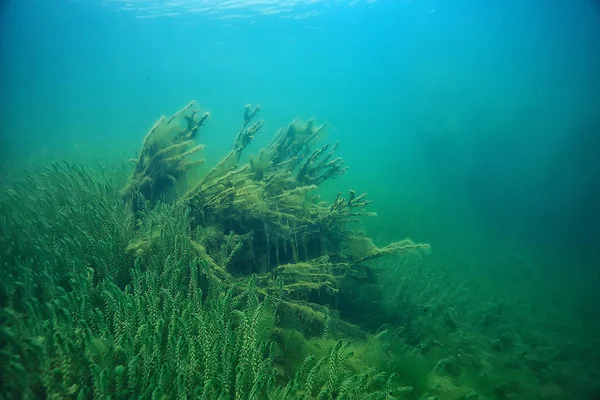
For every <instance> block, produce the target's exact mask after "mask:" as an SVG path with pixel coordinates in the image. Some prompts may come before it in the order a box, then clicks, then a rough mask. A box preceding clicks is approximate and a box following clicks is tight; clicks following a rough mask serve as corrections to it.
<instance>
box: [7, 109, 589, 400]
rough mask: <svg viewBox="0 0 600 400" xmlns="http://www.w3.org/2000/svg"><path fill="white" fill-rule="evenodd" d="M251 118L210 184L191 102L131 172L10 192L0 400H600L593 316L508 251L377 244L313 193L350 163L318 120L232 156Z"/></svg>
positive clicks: (157, 134)
mask: <svg viewBox="0 0 600 400" xmlns="http://www.w3.org/2000/svg"><path fill="white" fill-rule="evenodd" d="M259 110H260V108H259V107H254V108H253V107H250V106H247V107H246V109H245V112H244V118H243V124H242V128H241V129H240V131H239V132H238V134H237V136H236V140H235V142H234V147H233V149H232V150H231V152H230V153H229V154H227V155H226V156H225V157H224V158H223V159H222V160H221V161H220V162H219V163H218V164H217V165H216V166H214V167H213V168H212V169H210V170H208V171H207V172H204V173H200V172H198V171H197V170H196V168H198V167H199V166H201V165H202V162H203V161H202V160H201V159H198V158H196V157H197V155H198V153H199V152H201V151H202V149H203V146H202V145H198V144H196V143H195V139H196V138H197V136H198V134H199V129H200V128H201V127H202V126H203V125H204V123H205V121H206V118H207V117H208V113H206V112H205V113H200V111H199V110H198V109H197V108H196V105H195V102H192V103H190V104H189V105H188V106H186V107H185V108H184V109H183V110H181V111H180V112H178V113H176V114H175V115H174V116H172V117H170V118H166V117H163V118H161V119H160V120H159V121H158V122H157V123H156V124H155V125H154V126H153V127H152V128H151V130H150V131H149V132H148V134H147V135H146V137H145V139H144V142H143V145H142V150H141V151H140V154H139V156H138V157H137V158H136V159H134V160H132V161H133V164H134V166H133V171H130V168H129V167H127V166H126V165H124V164H117V163H114V164H103V165H100V164H98V165H94V166H89V165H88V166H85V167H84V166H81V165H75V164H71V163H66V162H63V163H57V164H51V165H50V166H48V167H46V168H44V169H41V170H36V171H34V172H31V173H28V174H26V175H25V177H24V178H22V179H19V180H14V181H12V182H2V190H1V191H0V265H1V269H0V308H1V311H0V396H1V398H8V399H20V398H31V399H33V398H55V399H64V398H85V399H87V398H98V399H104V398H157V399H163V398H164V399H171V398H205V399H236V400H238V399H410V400H417V399H418V400H424V399H428V400H432V399H439V400H461V399H462V400H467V399H469V400H474V399H547V400H549V399H557V400H558V399H580V398H593V396H594V393H597V391H598V387H597V384H595V383H594V382H595V381H597V379H596V378H597V377H598V373H599V371H598V369H597V367H595V366H594V364H595V362H594V361H595V360H597V357H596V356H597V355H598V348H600V343H598V339H597V337H600V336H594V335H593V332H597V331H598V329H597V328H598V326H597V323H590V322H589V321H590V315H593V312H594V311H593V310H595V309H594V308H593V307H590V308H585V309H584V310H576V311H577V312H574V311H573V310H574V305H573V304H564V303H560V301H557V300H556V299H554V300H551V299H549V297H548V296H541V294H540V291H539V290H538V289H539V286H541V285H542V280H541V277H540V274H538V273H531V271H528V272H527V274H526V275H527V277H526V279H525V277H524V276H522V275H519V272H518V271H522V269H523V262H522V260H515V259H514V257H513V259H509V260H505V261H509V262H508V263H507V262H505V263H503V264H502V267H501V268H499V267H498V266H497V265H491V264H490V265H488V264H486V263H484V262H482V261H481V260H482V259H483V258H478V259H474V258H451V257H449V254H448V253H447V252H441V253H436V252H435V251H434V252H433V254H430V246H429V245H427V244H418V243H413V242H412V241H410V240H408V239H405V240H401V241H397V242H393V243H391V244H388V245H386V246H384V247H377V246H376V245H375V244H374V243H373V242H372V241H371V239H370V238H369V237H368V236H367V235H366V233H365V232H364V231H362V230H360V229H359V228H360V225H356V223H357V221H359V220H360V219H362V218H365V217H371V216H374V213H371V212H368V211H367V210H366V208H367V206H368V205H369V203H370V201H368V200H366V197H365V195H364V194H357V193H356V192H355V191H353V190H350V191H348V194H347V196H344V195H342V194H341V193H340V194H338V195H337V197H335V199H333V201H331V202H327V201H324V200H322V199H321V197H320V196H319V194H318V193H319V192H318V191H317V189H318V186H319V185H320V184H321V183H323V182H324V181H326V180H329V179H332V178H334V177H336V176H338V175H341V174H343V173H345V172H346V169H347V168H346V167H345V166H344V164H343V160H342V159H341V158H339V157H336V156H335V155H334V151H335V148H336V147H337V146H336V145H333V146H329V145H328V144H322V145H319V144H318V141H319V137H320V134H321V132H322V130H323V129H324V125H321V126H317V125H315V123H314V122H313V121H308V122H306V123H301V122H298V121H294V122H292V123H291V124H290V125H289V126H288V127H287V128H284V129H281V130H280V131H278V132H277V134H276V135H275V137H274V139H273V140H272V141H271V142H270V143H269V144H268V145H267V146H266V147H265V148H264V149H262V151H260V153H259V155H258V156H255V157H250V158H249V161H248V163H247V164H243V163H241V154H242V152H243V151H244V149H245V148H246V146H247V145H248V144H249V143H250V142H251V140H252V139H253V138H254V136H255V135H256V134H257V133H258V132H259V130H260V129H261V127H262V126H263V123H262V121H260V120H258V121H257V120H256V117H257V113H258V112H259ZM191 171H194V173H190V172H191ZM357 227H358V228H357ZM471 256H472V255H469V257H471ZM526 267H527V268H528V269H531V265H526ZM511 271H512V272H511ZM515 271H517V273H516V274H515V273H513V272H515ZM507 272H509V273H507ZM534 272H535V271H534ZM515 276H520V278H519V279H515ZM540 299H541V300H540ZM575 314H577V315H579V316H580V317H579V318H580V319H579V321H585V322H586V325H585V326H583V325H581V324H579V325H578V324H576V323H574V322H573V321H578V320H577V319H576V318H575ZM584 318H587V319H584ZM580 328H581V329H580ZM574 342H576V343H574Z"/></svg>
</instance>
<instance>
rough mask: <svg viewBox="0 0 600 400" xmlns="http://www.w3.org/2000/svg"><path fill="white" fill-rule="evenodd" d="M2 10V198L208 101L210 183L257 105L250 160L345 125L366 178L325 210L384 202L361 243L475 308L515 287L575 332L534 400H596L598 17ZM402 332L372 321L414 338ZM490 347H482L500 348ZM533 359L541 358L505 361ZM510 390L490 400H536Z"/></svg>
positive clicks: (420, 7) (210, 5) (148, 8)
mask: <svg viewBox="0 0 600 400" xmlns="http://www.w3.org/2000/svg"><path fill="white" fill-rule="evenodd" d="M0 7H1V8H0V12H1V13H2V14H1V26H0V32H1V36H0V46H1V54H2V56H1V60H0V63H1V64H0V68H1V76H0V87H1V88H2V89H1V90H0V102H1V114H0V135H1V136H0V140H1V142H0V146H1V149H0V157H1V165H0V176H1V177H2V179H3V180H6V181H8V180H9V179H18V178H21V177H23V176H24V175H25V176H26V174H29V173H31V171H33V170H34V169H35V168H38V167H39V168H42V167H45V166H47V165H49V164H51V163H52V162H57V161H62V160H68V161H72V162H75V163H83V164H85V165H87V164H89V163H95V162H97V161H99V160H100V161H102V162H111V163H112V162H120V160H126V159H128V158H131V157H136V151H137V152H139V151H140V148H141V143H142V140H143V138H144V135H145V134H146V133H147V132H148V130H149V129H150V128H151V127H152V125H153V123H154V122H155V121H156V120H157V119H158V118H160V116H161V115H167V116H170V115H172V114H174V113H175V112H177V111H178V110H180V109H181V108H182V107H184V106H185V105H186V104H188V103H189V102H190V101H192V100H194V99H195V100H197V102H198V105H199V106H200V107H201V109H202V110H203V112H204V111H208V112H209V113H210V119H209V120H208V121H207V123H206V125H205V126H203V127H202V129H201V133H200V134H199V137H198V140H197V142H198V143H202V144H204V145H205V149H204V152H203V158H205V159H206V166H207V167H212V166H214V165H215V164H216V163H217V162H219V160H221V159H222V158H223V157H224V156H225V155H226V154H227V152H228V151H229V150H230V148H231V143H232V141H233V139H234V138H235V135H236V133H237V132H238V130H239V129H240V126H241V123H242V116H243V112H244V106H245V105H246V104H248V103H250V104H253V105H254V104H260V105H261V111H260V118H261V119H264V126H263V127H262V128H261V131H260V132H259V134H257V135H256V138H255V139H254V140H253V142H252V143H251V145H250V146H249V148H248V151H247V153H248V154H256V153H258V152H259V150H260V149H261V148H262V147H264V146H266V145H267V144H268V143H269V142H270V141H271V139H272V137H273V135H274V134H275V132H276V131H277V129H278V128H280V127H285V126H287V125H288V124H289V123H290V121H292V120H293V119H294V118H297V117H298V118H300V119H302V120H307V119H309V118H313V117H314V118H315V119H316V121H317V122H318V123H327V124H328V127H327V133H326V138H325V139H326V141H327V142H336V141H339V142H340V146H339V149H338V151H337V153H338V155H340V156H341V157H343V159H344V160H345V164H346V165H348V166H349V167H350V168H349V170H348V172H347V173H346V174H344V175H342V176H339V177H336V178H335V179H333V180H328V181H327V182H325V183H324V184H323V185H322V187H321V193H322V194H323V198H326V199H328V200H330V201H333V199H335V195H336V193H337V192H343V193H346V192H347V190H348V189H354V190H356V191H357V192H359V193H363V192H367V193H368V195H369V199H370V200H372V201H373V205H371V206H370V209H369V210H370V211H374V212H377V214H378V217H376V218H371V219H366V220H365V221H364V222H363V223H362V229H364V230H365V231H366V234H367V235H369V236H370V237H371V238H372V239H373V241H374V243H375V244H376V245H378V246H381V247H383V246H385V245H386V244H388V243H390V242H394V241H399V240H402V239H404V238H406V237H409V238H411V239H412V240H414V241H415V242H422V243H428V244H430V245H431V248H432V256H431V257H433V259H434V260H436V261H435V262H437V263H442V264H444V265H447V266H451V267H452V268H455V269H456V271H457V272H456V273H457V274H458V273H465V272H464V271H467V270H468V271H471V272H472V271H475V272H473V274H474V275H473V276H474V277H475V278H473V280H467V281H468V282H479V283H473V284H472V285H471V283H469V285H467V288H466V290H467V291H470V293H471V294H472V295H473V297H472V298H473V299H476V298H477V295H476V294H477V293H478V290H480V291H481V292H485V291H487V289H485V287H487V286H485V285H489V286H490V287H493V286H494V285H495V284H496V283H497V284H499V282H513V283H515V282H516V283H518V285H517V286H518V288H517V289H515V290H517V291H519V293H526V296H525V297H528V298H529V299H528V301H530V302H531V303H527V306H525V305H523V307H521V310H523V309H527V310H531V309H535V310H537V311H535V313H538V314H539V315H540V316H541V315H544V316H545V317H543V318H542V317H540V319H543V320H544V321H552V320H556V319H559V320H561V324H558V325H559V326H547V325H545V324H546V322H540V323H539V324H538V325H537V327H536V329H537V330H536V334H535V335H533V336H537V337H540V336H545V335H546V334H545V333H542V332H549V333H548V337H552V340H551V343H550V344H548V343H546V344H544V345H539V347H544V346H546V347H548V348H550V347H552V348H553V349H557V348H560V351H559V350H556V351H555V350H552V351H549V352H548V353H551V355H548V353H544V356H539V359H537V358H536V360H538V361H539V363H541V364H545V367H543V368H542V367H539V370H536V369H535V368H534V367H531V368H530V370H528V371H527V374H530V375H527V374H525V373H523V371H521V370H519V371H520V372H521V373H523V374H525V375H526V376H527V378H526V380H528V381H529V382H532V381H534V380H535V381H536V382H539V383H540V384H539V385H540V387H544V388H546V389H544V390H546V392H551V394H548V395H547V397H544V396H546V395H543V394H540V393H546V392H544V391H543V390H542V389H539V390H534V392H535V393H536V396H538V397H535V398H565V399H567V398H590V399H592V398H597V397H593V396H594V395H595V396H599V394H598V393H600V392H598V390H600V389H598V387H597V383H594V382H597V381H598V379H599V378H598V376H599V375H598V374H599V373H600V372H599V369H598V365H597V364H596V365H594V364H595V363H597V360H598V359H599V358H596V359H595V360H596V361H593V357H591V355H599V354H600V349H598V347H597V345H598V341H597V337H599V335H598V332H599V330H598V328H599V326H598V315H599V314H598V313H599V310H598V301H597V300H598V299H597V295H596V294H595V293H596V290H597V288H598V286H597V284H598V283H599V275H600V274H599V272H598V271H599V269H598V266H599V265H600V260H599V257H598V239H599V238H600V211H599V208H598V204H600V161H599V158H598V151H600V74H599V73H598V71H600V4H599V3H598V2H597V1H592V0H589V1H579V2H573V1H566V0H550V1H542V0H524V1H523V0H521V1H515V0H507V1H499V0H490V1H475V0H455V1H441V0H398V1H389V0H388V1H383V0H378V1H375V0H372V1H371V0H368V1H363V0H353V1H325V0H312V1H275V0H273V1H270V0H269V1H267V0H265V1H241V0H240V1H234V0H231V1H209V0H206V1H203V0H179V1H141V0H129V1H125V0H123V1H120V0H104V1H102V0H88V1H83V0H55V1H52V2H50V1H41V0H20V1H17V0H7V1H4V2H3V3H2V5H1V6H0ZM245 157H247V154H246V155H245ZM244 160H246V158H244ZM24 171H27V172H24ZM4 233H5V235H7V233H6V232H4ZM7 237H8V236H7ZM5 262H7V263H8V261H5ZM471 272H469V273H471ZM478 274H479V275H478ZM434 275H435V273H434ZM396 277H397V276H396ZM476 277H479V278H476ZM422 279H428V278H424V277H422ZM478 279H479V280H478ZM481 282H484V283H481ZM480 284H481V285H483V287H484V288H483V289H482V288H481V287H479V286H478V285H480ZM423 285H424V286H427V285H426V284H425V283H423ZM440 285H441V286H440V287H443V286H444V285H443V283H441V284H440ZM385 290H387V292H386V293H388V294H389V296H388V297H387V298H388V300H389V299H392V300H389V301H390V302H392V303H393V302H394V301H396V300H394V299H395V297H394V295H392V294H393V293H394V291H393V289H390V288H388V289H385ZM385 290H384V291H385ZM426 292H427V291H425V290H424V292H423V293H426ZM427 293H429V292H427ZM506 296H507V298H510V297H511V296H512V295H511V294H506ZM384 297H385V296H384ZM428 301H429V300H427V299H424V300H423V302H424V303H427V302H428ZM473 301H474V302H475V301H479V300H473ZM486 301H487V300H486ZM531 304H535V306H533V305H531ZM3 305H4V304H3ZM557 305H560V307H559V306H557ZM530 306H531V307H533V308H528V307H530ZM448 307H450V306H448ZM536 307H537V308H536ZM561 307H567V308H564V309H563V308H561ZM568 307H570V308H568ZM341 308H342V310H341V311H342V314H343V312H344V310H343V307H341ZM559 308H560V309H559ZM515 309H519V307H518V305H517V306H516V307H515ZM346 312H349V311H348V310H346ZM507 312H508V311H507ZM511 312H512V311H511ZM515 312H516V311H515ZM528 312H529V311H528ZM554 313H558V315H559V317H556V315H555V314H554ZM350 314H351V312H350ZM342 316H343V315H342ZM387 317H388V319H385V318H384V317H381V316H380V318H379V317H378V318H379V319H377V318H375V320H377V321H379V322H381V323H382V324H383V323H385V324H389V323H399V322H398V321H399V320H398V319H397V318H396V317H394V318H396V319H394V318H391V317H390V316H389V315H387ZM546 318H547V319H546ZM349 319H350V320H351V319H352V318H349ZM392 321H394V322H392ZM354 322H356V321H354ZM466 323H467V322H465V324H466ZM373 324H374V322H373ZM507 325H509V326H510V327H511V330H512V331H515V332H516V331H518V330H519V329H525V328H523V327H522V326H521V328H517V327H516V326H517V325H518V324H517V323H514V324H513V323H512V322H510V323H508V322H507ZM363 328H364V329H365V330H369V329H374V327H373V326H371V325H369V324H365V326H364V327H363ZM473 329H475V328H473ZM527 329H530V328H527ZM485 334H486V335H488V336H486V339H485V340H484V341H486V343H489V342H490V341H493V340H496V339H498V338H497V337H496V336H497V335H499V333H498V332H496V331H492V332H486V333H485ZM515 335H516V333H515ZM482 340H483V339H482ZM567 344H568V345H567ZM446 346H450V345H449V344H446ZM523 346H524V345H523ZM527 346H531V343H529V344H527ZM569 346H571V347H569ZM517 347H518V346H517ZM519 351H521V352H523V354H525V353H527V354H529V353H531V352H532V351H533V350H531V348H528V350H524V349H523V347H518V348H514V349H511V350H506V352H513V353H514V354H517V353H518V352H519ZM584 355H587V356H585V357H584ZM438 356H439V357H438ZM435 357H437V358H439V359H443V357H444V354H437V353H436V355H435V356H433V355H431V358H432V359H433V358H435ZM588 357H589V358H588ZM516 359H517V361H515V362H516V363H519V362H522V360H520V359H519V358H518V357H517V358H516ZM549 366H551V367H549ZM500 368H508V367H497V368H496V369H500ZM528 368H529V367H528ZM569 369H571V371H573V370H577V373H576V374H575V375H577V379H575V378H572V377H571V376H569V373H568V372H567V370H569ZM436 370H437V369H436ZM506 370H508V369H506ZM550 370H552V372H549V371H550ZM557 371H560V372H557ZM392 372H393V371H392ZM451 372H452V371H450V372H448V374H451ZM469 374H471V375H476V374H475V373H473V372H472V371H470V370H469ZM567 376H568V377H567ZM578 379H580V380H578ZM508 381H510V379H509V378H506V382H508ZM575 381H576V383H573V382H575ZM461 384H464V382H462V383H461ZM473 385H475V384H473ZM473 385H471V386H473ZM594 385H595V386H594ZM457 386H460V385H458V384H457ZM475 386H476V385H475ZM507 386H510V385H509V384H508V383H507ZM575 387H577V388H578V390H581V392H576V390H575V389H574V388H575ZM548 388H550V389H548ZM431 390H433V389H431V388H430V391H431ZM511 390H512V389H510V388H509V389H506V390H503V391H493V390H492V391H491V393H495V395H488V397H489V396H496V397H497V398H515V397H516V396H521V397H519V398H534V397H530V396H532V395H531V393H532V392H529V391H526V390H525V389H523V390H522V391H521V392H519V391H518V390H514V391H511ZM532 390H533V389H532ZM594 390H596V391H595V392H594ZM415 393H416V392H415ZM427 393H428V392H427V390H425V389H424V390H422V391H421V393H420V395H423V396H425V395H426V394H427ZM431 393H433V392H431ZM515 393H516V394H515ZM433 395H436V396H438V397H439V398H466V397H451V395H448V396H447V397H444V394H440V393H437V394H435V393H434V394H432V396H433ZM415 396H416V395H415ZM457 396H458V395H457ZM482 396H483V395H482ZM503 396H504V397H503ZM552 396H554V397H552ZM577 396H580V397H577ZM581 396H583V397H581ZM585 396H588V397H585ZM167 397H168V398H171V397H170V395H167ZM172 398H174V397H172ZM399 398H402V397H399ZM407 398H410V397H407ZM414 398H418V397H414ZM480 398H487V397H480ZM492 398H493V397H492Z"/></svg>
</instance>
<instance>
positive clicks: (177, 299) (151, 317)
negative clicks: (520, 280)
mask: <svg viewBox="0 0 600 400" xmlns="http://www.w3.org/2000/svg"><path fill="white" fill-rule="evenodd" d="M117 175H118V174H117ZM117 189H118V185H117V184H115V183H112V182H110V180H108V179H106V177H103V176H102V174H100V173H98V172H96V171H95V172H90V171H89V170H87V169H84V168H81V167H79V166H75V165H72V164H54V165H52V166H51V167H49V168H47V169H46V170H44V171H42V172H38V173H33V174H31V175H29V177H28V178H27V179H26V180H25V181H19V182H14V183H12V184H11V185H10V186H8V187H5V191H4V195H3V197H2V207H1V213H2V214H1V219H0V223H1V229H2V235H1V236H0V240H1V243H0V247H1V248H2V253H1V263H2V269H1V272H0V273H1V276H0V278H1V279H0V282H1V285H0V288H1V292H0V305H1V307H2V311H1V314H0V318H1V321H0V322H1V326H2V327H1V329H0V346H1V347H0V357H1V358H0V361H1V362H0V364H1V377H0V382H1V383H0V385H1V387H0V392H1V393H2V396H3V397H4V398H15V399H18V398H56V399H64V398H195V397H198V398H207V399H213V398H214V399H217V398H219V399H220V398H223V399H225V398H235V399H263V398H273V399H277V398H281V399H283V398H332V397H336V398H356V396H367V398H374V399H375V398H390V396H393V395H394V393H395V391H397V390H398V383H397V379H396V378H397V376H396V375H394V374H388V373H385V372H375V371H374V370H372V369H368V368H367V369H360V368H355V369H352V368H350V367H346V366H347V365H348V363H349V361H348V360H349V359H350V358H351V355H352V352H351V351H350V350H349V346H350V344H349V343H348V342H344V341H334V342H331V343H330V342H328V343H325V342H323V343H324V345H323V346H321V350H322V354H321V355H320V356H319V357H315V354H316V353H315V354H311V355H305V357H304V360H303V361H302V363H301V365H299V366H298V368H296V369H295V370H294V371H289V370H288V373H289V374H290V376H288V374H285V373H283V372H282V370H283V368H284V367H283V366H281V367H279V366H278V363H279V362H281V361H278V360H284V359H285V355H282V351H283V350H282V349H283V347H282V346H279V345H278V344H277V340H276V339H277V336H278V335H277V329H276V319H277V318H276V315H277V307H278V301H279V300H278V298H277V297H276V296H269V295H266V296H264V295H261V294H260V293H259V291H258V290H257V287H256V285H255V284H254V280H253V279H250V280H248V281H244V282H241V283H239V284H229V285H227V286H225V285H224V284H223V283H222V282H221V280H220V279H219V278H218V277H216V276H215V274H214V273H213V271H211V270H210V265H209V264H208V263H207V262H206V261H205V260H203V259H201V258H200V257H198V256H197V253H196V251H195V249H194V247H193V244H192V242H191V241H190V240H189V237H190V232H189V229H190V228H189V209H188V208H186V207H185V206H184V205H181V204H175V205H172V206H167V205H160V206H158V207H156V208H154V209H153V210H151V211H148V212H147V215H145V218H143V219H142V220H138V219H136V217H135V216H134V213H133V211H131V209H130V208H128V207H127V206H126V205H125V203H124V202H123V200H122V199H121V198H120V196H119V194H118V190H117ZM136 221H137V222H136ZM141 221H143V222H141ZM137 235H142V236H143V235H149V236H152V237H153V238H154V240H153V244H152V246H151V248H150V249H149V250H148V252H147V253H146V254H145V256H144V257H141V256H135V255H131V253H130V252H128V251H127V249H128V246H129V245H130V242H131V240H132V239H133V238H134V237H135V236H137ZM288 344H289V341H288ZM297 347H298V346H297ZM286 368H287V367H286Z"/></svg>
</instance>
